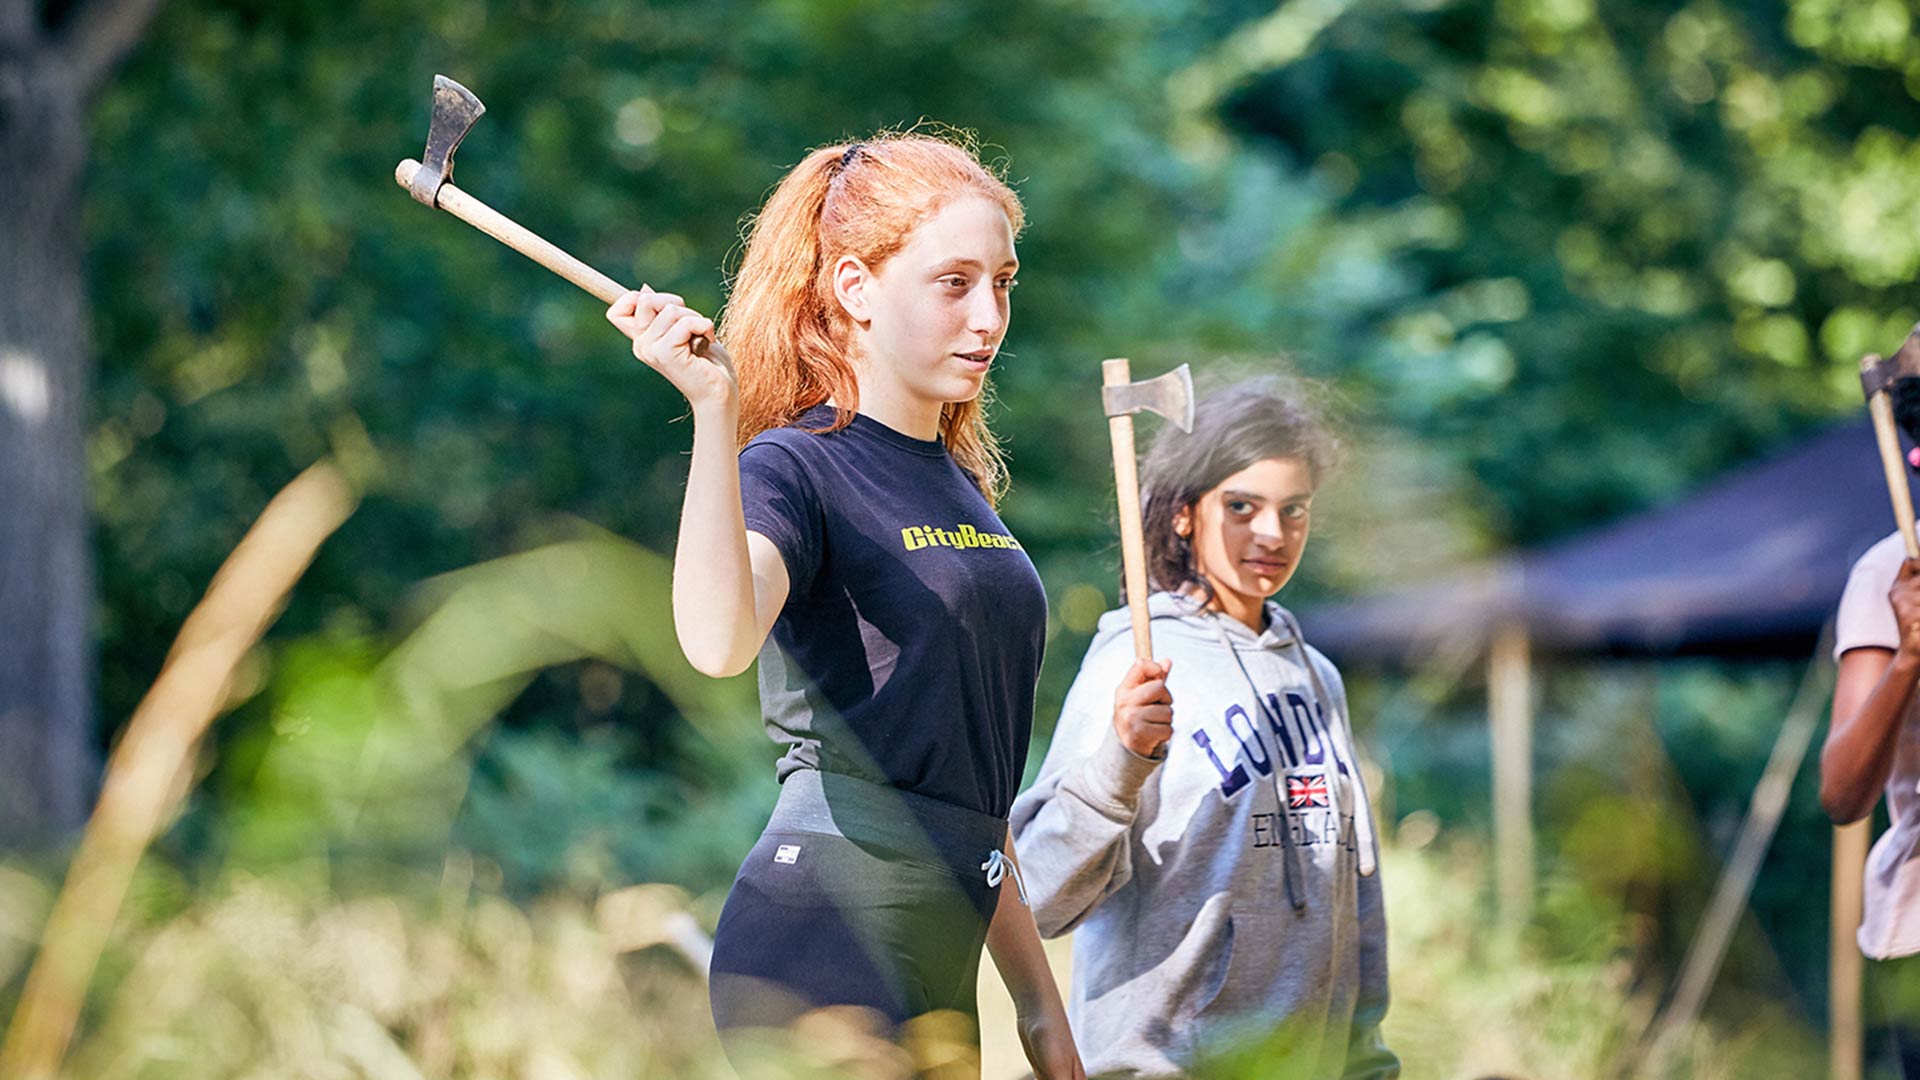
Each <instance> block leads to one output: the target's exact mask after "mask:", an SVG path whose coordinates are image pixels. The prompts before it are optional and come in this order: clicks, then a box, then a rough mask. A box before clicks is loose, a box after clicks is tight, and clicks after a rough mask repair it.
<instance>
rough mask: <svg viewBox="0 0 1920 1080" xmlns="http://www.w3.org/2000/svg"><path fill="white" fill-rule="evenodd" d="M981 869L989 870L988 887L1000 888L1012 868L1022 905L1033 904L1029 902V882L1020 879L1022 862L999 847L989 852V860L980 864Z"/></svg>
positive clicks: (1015, 888)
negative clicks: (1012, 857) (1008, 855)
mask: <svg viewBox="0 0 1920 1080" xmlns="http://www.w3.org/2000/svg"><path fill="white" fill-rule="evenodd" d="M980 869H982V870H985V871H986V872H987V887H988V888H990V889H997V888H999V887H1000V883H1001V882H1002V881H1005V880H1006V879H1007V871H1008V870H1012V871H1013V887H1014V890H1015V891H1017V892H1018V893H1019V894H1020V904H1021V906H1023V907H1032V906H1033V905H1032V904H1029V903H1027V883H1026V882H1024V881H1021V880H1020V864H1019V863H1017V862H1014V861H1013V860H1012V859H1009V858H1007V853H1006V852H1004V851H1001V850H1000V849H999V848H994V849H993V850H992V851H989V852H987V861H986V862H983V863H981V864H980Z"/></svg>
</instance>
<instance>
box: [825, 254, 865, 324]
mask: <svg viewBox="0 0 1920 1080" xmlns="http://www.w3.org/2000/svg"><path fill="white" fill-rule="evenodd" d="M872 280H873V271H871V270H869V269H867V264H866V263H864V262H862V261H860V259H859V258H857V257H855V256H853V255H842V256H840V261H839V262H836V263H834V264H833V296H834V299H836V300H838V301H840V307H841V308H842V309H843V310H844V311H846V313H847V317H848V318H851V319H852V320H853V321H854V322H857V323H864V322H867V321H869V320H870V319H871V317H872V316H871V314H870V312H869V310H868V302H867V286H868V284H869V283H871V282H872Z"/></svg>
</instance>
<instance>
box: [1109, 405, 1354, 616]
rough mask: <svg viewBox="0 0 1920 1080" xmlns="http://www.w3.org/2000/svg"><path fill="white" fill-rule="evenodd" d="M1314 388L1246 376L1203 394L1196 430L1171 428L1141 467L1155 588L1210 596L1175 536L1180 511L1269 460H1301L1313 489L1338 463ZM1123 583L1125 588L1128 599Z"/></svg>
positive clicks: (1189, 552) (1185, 544) (1185, 541)
mask: <svg viewBox="0 0 1920 1080" xmlns="http://www.w3.org/2000/svg"><path fill="white" fill-rule="evenodd" d="M1313 396H1314V393H1313V388H1312V387H1311V386H1310V385H1309V384H1307V383H1304V382H1302V381H1300V380H1297V379H1292V378H1288V377H1285V376H1280V375H1261V376H1257V377H1255V378H1251V379H1243V380H1241V381H1239V382H1236V383H1233V384H1231V385H1228V386H1223V387H1221V388H1220V389H1218V390H1215V391H1212V392H1211V393H1208V394H1206V395H1205V396H1203V397H1202V398H1201V399H1200V401H1199V403H1198V404H1197V405H1195V406H1194V410H1193V431H1192V433H1188V432H1184V431H1181V430H1180V429H1179V428H1177V427H1174V426H1173V425H1171V424H1168V425H1166V426H1165V427H1164V428H1163V429H1162V430H1161V432H1160V436H1159V437H1158V438H1156V439H1155V440H1154V441H1153V448H1152V449H1151V450H1149V451H1148V452H1147V456H1146V460H1145V461H1143V462H1142V463H1141V466H1140V507H1141V517H1142V519H1143V520H1142V532H1143V533H1144V534H1145V538H1146V549H1147V583H1148V585H1149V587H1151V588H1153V589H1156V590H1161V591H1167V592H1174V591H1178V590H1180V589H1184V588H1189V587H1192V588H1197V589H1198V590H1199V591H1200V593H1201V595H1203V596H1205V597H1207V598H1208V599H1209V600H1210V599H1211V598H1212V592H1213V590H1212V588H1211V587H1210V586H1209V585H1208V584H1207V580H1206V578H1205V576H1204V575H1202V574H1201V573H1200V568H1199V567H1198V566H1196V565H1195V564H1194V559H1193V543H1192V541H1191V540H1190V539H1189V538H1187V537H1184V536H1181V535H1179V534H1178V533H1176V532H1174V528H1173V521H1174V518H1176V517H1177V516H1179V513H1180V511H1182V510H1189V511H1191V509H1192V508H1193V506H1194V504H1195V503H1197V502H1199V500H1200V497H1201V496H1203V495H1205V494H1206V493H1207V492H1209V491H1212V490H1213V489H1214V488H1216V487H1219V486H1220V483H1221V482H1222V481H1224V480H1225V479H1226V478H1227V477H1229V476H1232V475H1233V474H1234V473H1237V472H1239V471H1240V470H1242V469H1244V468H1246V467H1248V466H1249V465H1252V464H1254V463H1255V462H1258V461H1264V460H1266V459H1267V458H1289V457H1290V458H1299V459H1301V460H1302V461H1304V462H1306V465H1307V469H1308V471H1309V472H1310V473H1311V474H1312V476H1313V481H1314V483H1315V484H1318V483H1319V482H1320V478H1321V477H1322V475H1324V474H1325V472H1326V471H1327V470H1328V469H1331V468H1332V467H1333V466H1334V465H1335V464H1336V462H1337V461H1338V458H1339V454H1340V441H1339V438H1338V437H1337V436H1336V435H1335V434H1334V433H1333V430H1332V428H1331V427H1329V426H1328V424H1327V421H1326V418H1325V417H1324V415H1323V414H1322V412H1321V411H1320V409H1319V408H1317V407H1316V406H1315V405H1314V404H1312V402H1311V399H1312V397H1313ZM1124 589H1125V585H1124V583H1123V585H1122V590H1123V595H1122V599H1123V600H1124V599H1125V596H1124Z"/></svg>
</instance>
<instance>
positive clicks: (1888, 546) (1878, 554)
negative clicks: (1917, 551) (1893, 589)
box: [1848, 529, 1907, 585]
mask: <svg viewBox="0 0 1920 1080" xmlns="http://www.w3.org/2000/svg"><path fill="white" fill-rule="evenodd" d="M1906 557H1907V543H1906V541H1905V540H1904V539H1902V538H1901V536H1900V531H1899V530H1898V529H1896V530H1894V531H1893V532H1892V533H1890V534H1889V535H1887V536H1884V537H1882V538H1881V539H1880V541H1879V542H1878V543H1876V544H1874V545H1873V546H1872V547H1870V548H1868V549H1867V550H1866V551H1865V552H1864V553H1862V554H1861V556H1860V557H1859V558H1858V559H1855V560H1854V561H1853V570H1852V572H1851V573H1850V574H1849V576H1848V580H1849V581H1850V582H1851V581H1853V580H1855V579H1859V578H1871V579H1876V580H1884V581H1886V582H1887V583H1888V584H1889V585H1891V584H1892V583H1893V579H1894V576H1895V575H1897V574H1898V573H1899V572H1900V564H1901V563H1902V562H1903V561H1905V559H1906Z"/></svg>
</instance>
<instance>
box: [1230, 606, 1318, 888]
mask: <svg viewBox="0 0 1920 1080" xmlns="http://www.w3.org/2000/svg"><path fill="white" fill-rule="evenodd" d="M1213 632H1214V634H1215V635H1217V636H1218V637H1219V638H1220V646H1221V647H1222V648H1224V649H1226V650H1227V655H1228V656H1231V657H1233V662H1234V663H1235V664H1236V665H1238V666H1239V668H1240V677H1241V678H1242V679H1245V680H1246V682H1247V691H1248V692H1249V693H1251V694H1252V695H1253V707H1254V708H1256V709H1259V710H1260V714H1261V715H1262V716H1265V715H1266V711H1267V707H1266V705H1265V703H1263V702H1262V701H1261V700H1260V690H1259V688H1258V687H1256V686H1254V685H1253V677H1252V676H1250V675H1248V674H1247V665H1246V664H1245V663H1243V662H1242V661H1241V659H1240V650H1238V649H1236V648H1234V647H1233V639H1232V638H1230V637H1228V636H1227V632H1226V630H1225V629H1223V628H1222V627H1221V625H1220V623H1219V622H1218V621H1217V619H1216V621H1215V622H1214V623H1213ZM1282 771H1283V770H1281V769H1278V768H1276V769H1274V770H1273V773H1272V781H1273V783H1272V787H1273V797H1274V799H1275V800H1276V801H1277V802H1278V803H1279V805H1280V817H1279V823H1280V846H1281V847H1282V848H1283V849H1284V852H1283V853H1282V855H1281V858H1280V881H1281V883H1282V884H1284V885H1285V886H1286V890H1287V903H1288V904H1291V905H1292V906H1293V910H1294V912H1295V914H1298V913H1300V912H1302V911H1305V910H1307V898H1306V896H1305V895H1304V894H1303V893H1302V892H1301V886H1300V883H1301V882H1302V881H1303V880H1305V878H1306V876H1307V868H1306V865H1305V863H1304V861H1303V860H1304V858H1305V857H1304V856H1303V855H1301V853H1300V845H1298V844H1296V843H1294V842H1293V815H1291V814H1289V813H1287V793H1286V781H1285V780H1283V779H1281V773H1282ZM1327 790H1328V791H1332V790H1333V786H1332V785H1331V784H1329V785H1328V786H1327Z"/></svg>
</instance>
